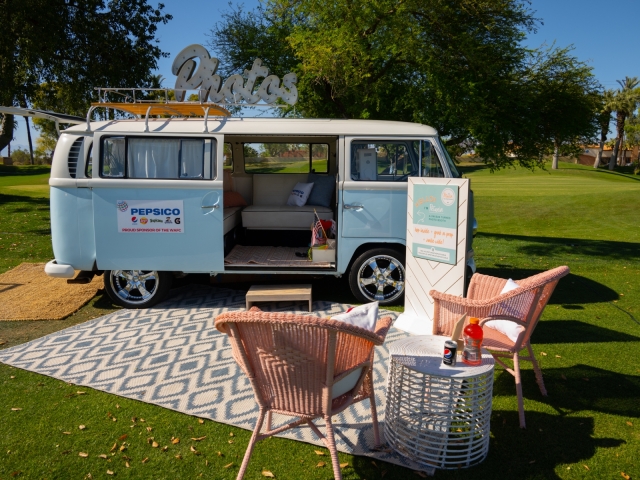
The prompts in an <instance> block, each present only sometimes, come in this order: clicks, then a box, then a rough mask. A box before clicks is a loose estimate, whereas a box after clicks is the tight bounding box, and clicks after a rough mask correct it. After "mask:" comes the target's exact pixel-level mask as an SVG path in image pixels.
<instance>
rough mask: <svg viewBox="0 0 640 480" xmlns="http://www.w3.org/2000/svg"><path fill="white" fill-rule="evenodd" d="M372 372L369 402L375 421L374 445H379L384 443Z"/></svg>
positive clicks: (372, 419)
mask: <svg viewBox="0 0 640 480" xmlns="http://www.w3.org/2000/svg"><path fill="white" fill-rule="evenodd" d="M371 375H372V373H371V372H369V375H368V378H369V383H370V386H369V388H370V389H371V395H370V396H369V403H371V423H373V442H374V447H379V446H380V445H382V443H381V442H380V429H379V428H378V410H377V409H376V393H375V391H374V390H373V379H372V378H371Z"/></svg>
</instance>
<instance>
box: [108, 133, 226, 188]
mask: <svg viewBox="0 0 640 480" xmlns="http://www.w3.org/2000/svg"><path fill="white" fill-rule="evenodd" d="M102 145H103V147H102V166H101V176H103V177H108V178H125V177H126V178H138V179H144V178H149V179H210V178H211V168H212V165H211V158H212V152H213V150H214V148H215V140H211V139H202V138H166V137H165V138H158V137H108V138H105V139H104V140H103V144H102ZM125 159H126V164H125Z"/></svg>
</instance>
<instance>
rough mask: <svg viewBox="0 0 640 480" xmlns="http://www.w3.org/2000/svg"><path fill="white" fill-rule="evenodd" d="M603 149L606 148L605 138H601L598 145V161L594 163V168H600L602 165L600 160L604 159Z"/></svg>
mask: <svg viewBox="0 0 640 480" xmlns="http://www.w3.org/2000/svg"><path fill="white" fill-rule="evenodd" d="M603 150H604V140H600V145H599V146H598V155H596V161H595V162H594V163H593V168H598V167H599V166H600V162H601V161H602V151H603Z"/></svg>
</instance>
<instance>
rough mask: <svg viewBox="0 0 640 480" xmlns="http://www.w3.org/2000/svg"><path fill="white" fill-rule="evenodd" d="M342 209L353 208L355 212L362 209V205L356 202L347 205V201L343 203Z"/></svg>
mask: <svg viewBox="0 0 640 480" xmlns="http://www.w3.org/2000/svg"><path fill="white" fill-rule="evenodd" d="M344 209H345V210H355V211H356V212H359V211H360V210H363V209H364V205H358V204H356V203H354V204H353V205H349V204H347V203H345V204H344Z"/></svg>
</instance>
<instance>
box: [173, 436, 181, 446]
mask: <svg viewBox="0 0 640 480" xmlns="http://www.w3.org/2000/svg"><path fill="white" fill-rule="evenodd" d="M171 443H172V444H173V445H175V444H177V443H180V439H179V438H174V437H171Z"/></svg>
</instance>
